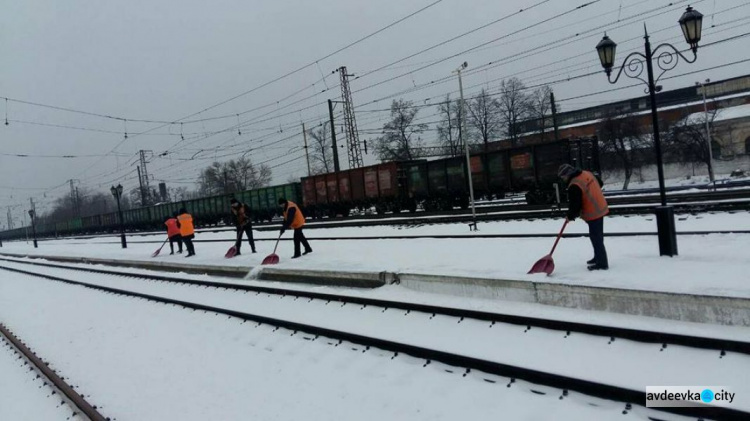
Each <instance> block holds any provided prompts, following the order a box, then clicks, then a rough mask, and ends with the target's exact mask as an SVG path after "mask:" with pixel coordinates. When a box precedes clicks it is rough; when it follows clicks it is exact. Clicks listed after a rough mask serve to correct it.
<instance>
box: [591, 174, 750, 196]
mask: <svg viewBox="0 0 750 421" xmlns="http://www.w3.org/2000/svg"><path fill="white" fill-rule="evenodd" d="M714 179H715V180H716V185H717V186H721V185H722V184H724V183H726V182H737V181H748V180H750V177H732V176H730V175H729V174H716V175H715V176H714ZM710 182H711V180H710V178H709V177H708V176H707V175H696V176H690V177H687V176H686V177H680V178H668V179H666V180H664V185H665V186H666V187H687V186H695V187H700V186H707V185H708V184H709V183H710ZM621 187H622V179H620V178H617V177H615V178H614V179H612V180H608V179H605V180H604V187H603V190H605V191H608V190H613V191H619V190H620V188H621ZM658 188H659V180H648V181H638V180H636V179H631V181H630V184H629V185H628V191H631V190H639V189H658ZM696 191H703V192H705V190H696ZM689 192H693V193H694V192H695V191H692V190H691V191H680V192H675V193H674V194H681V193H689Z"/></svg>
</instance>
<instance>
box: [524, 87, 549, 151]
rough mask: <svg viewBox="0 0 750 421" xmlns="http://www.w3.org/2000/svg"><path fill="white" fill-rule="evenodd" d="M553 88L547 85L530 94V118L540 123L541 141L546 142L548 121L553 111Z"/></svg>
mask: <svg viewBox="0 0 750 421" xmlns="http://www.w3.org/2000/svg"><path fill="white" fill-rule="evenodd" d="M551 94H552V88H550V87H549V86H547V85H544V86H542V87H541V88H537V89H535V90H534V92H532V93H531V94H529V96H528V105H529V118H531V119H533V120H535V121H537V122H539V126H538V127H539V131H538V133H539V139H540V140H541V141H542V142H544V141H545V140H546V139H547V133H545V131H546V130H547V119H548V118H549V115H550V111H551V109H552V100H551V97H550V95H551Z"/></svg>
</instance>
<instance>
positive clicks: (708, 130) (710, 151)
mask: <svg viewBox="0 0 750 421" xmlns="http://www.w3.org/2000/svg"><path fill="white" fill-rule="evenodd" d="M710 82H711V79H706V83H710ZM695 84H696V85H697V86H700V87H701V89H702V90H703V112H704V113H705V114H706V143H707V145H706V146H707V147H708V178H709V179H710V180H711V182H712V183H713V182H714V181H715V178H714V151H713V148H712V147H711V126H710V124H709V121H708V103H707V102H706V85H705V84H704V83H702V82H695Z"/></svg>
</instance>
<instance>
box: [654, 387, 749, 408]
mask: <svg viewBox="0 0 750 421" xmlns="http://www.w3.org/2000/svg"><path fill="white" fill-rule="evenodd" d="M735 395H736V394H735V393H734V392H732V391H731V390H729V388H728V387H725V386H646V406H647V407H649V408H666V407H696V406H707V405H711V406H730V405H731V404H732V402H734V398H735Z"/></svg>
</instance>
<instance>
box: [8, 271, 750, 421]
mask: <svg viewBox="0 0 750 421" xmlns="http://www.w3.org/2000/svg"><path fill="white" fill-rule="evenodd" d="M0 269H2V270H6V271H11V272H15V273H21V274H25V275H29V276H35V277H39V278H44V279H48V280H53V281H58V282H63V283H66V284H70V285H77V286H82V287H85V288H91V289H95V290H101V291H106V292H110V293H114V294H120V295H125V296H131V297H138V298H143V299H146V300H151V301H154V302H159V303H163V304H172V305H177V306H182V307H184V308H189V309H193V310H202V311H206V312H209V311H210V312H213V313H216V314H223V315H227V316H230V317H236V318H239V319H242V320H246V321H252V322H256V323H259V325H260V324H268V325H271V326H275V327H277V328H284V329H288V330H290V331H292V335H295V334H296V333H298V332H306V333H308V334H311V335H315V338H313V340H315V339H317V338H319V337H327V338H330V339H333V340H338V344H335V343H330V344H331V345H334V346H338V345H341V344H342V343H343V341H347V342H351V343H354V344H359V345H362V346H365V347H366V348H365V349H364V350H362V352H367V350H368V349H369V347H375V348H379V349H382V350H385V351H390V352H393V353H394V355H393V357H392V358H395V357H396V356H398V355H399V354H407V355H411V356H412V357H415V358H419V359H424V360H425V364H424V365H423V367H426V366H427V365H429V364H430V363H431V362H432V361H437V362H440V363H443V364H446V365H450V366H454V367H460V368H464V369H465V374H468V373H469V372H471V370H478V371H482V372H485V373H488V374H494V375H497V376H501V377H507V378H509V379H510V382H509V383H508V387H510V386H511V385H512V383H514V382H515V380H516V379H520V380H524V381H527V382H529V383H535V384H539V385H543V386H548V387H553V388H556V389H561V390H562V393H561V395H560V399H563V398H564V397H565V396H567V395H568V391H575V392H578V393H581V394H584V395H588V396H593V397H596V398H600V399H608V400H613V401H617V402H623V403H625V404H626V406H625V408H626V410H625V413H627V409H628V408H630V406H631V405H632V404H637V405H644V401H645V394H644V392H643V391H636V390H632V389H627V388H623V387H619V386H612V385H608V384H603V383H597V382H592V381H588V380H582V379H577V378H573V377H568V376H562V375H558V374H552V373H547V372H543V371H538V370H532V369H528V368H523V367H519V366H514V365H509V364H503V363H498V362H495V361H488V360H483V359H479V358H473V357H467V356H464V355H458V354H454V353H450V352H445V351H439V350H435V349H430V348H425V347H420V346H415V345H410V344H405V343H401V342H395V341H391V340H386V339H380V338H376V337H371V336H365V335H359V334H356V333H351V332H344V331H339V330H335V329H329V328H324V327H320V326H315V325H309V324H304V323H297V322H292V321H288V320H283V319H277V318H271V317H266V316H261V315H257V314H251V313H245V312H240V311H236V310H229V309H225V308H220V307H214V306H208V305H204V304H199V303H193V302H188V301H182V300H175V299H171V298H167V297H160V296H156V295H150V294H143V293H138V292H133V291H128V290H123V289H118V288H111V287H105V286H100V285H95V284H89V283H86V282H79V281H74V280H70V279H65V278H61V277H57V276H51V275H44V274H39V273H34V272H29V271H25V270H21V269H14V268H8V267H5V266H0ZM542 393H543V392H542ZM653 409H656V408H653ZM656 410H660V411H664V412H669V413H673V414H678V415H685V416H693V417H697V418H716V419H722V420H746V419H748V417H749V416H750V413H748V412H743V411H739V410H736V409H732V408H725V407H698V408H695V407H694V408H690V407H686V408H658V409H656Z"/></svg>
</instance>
